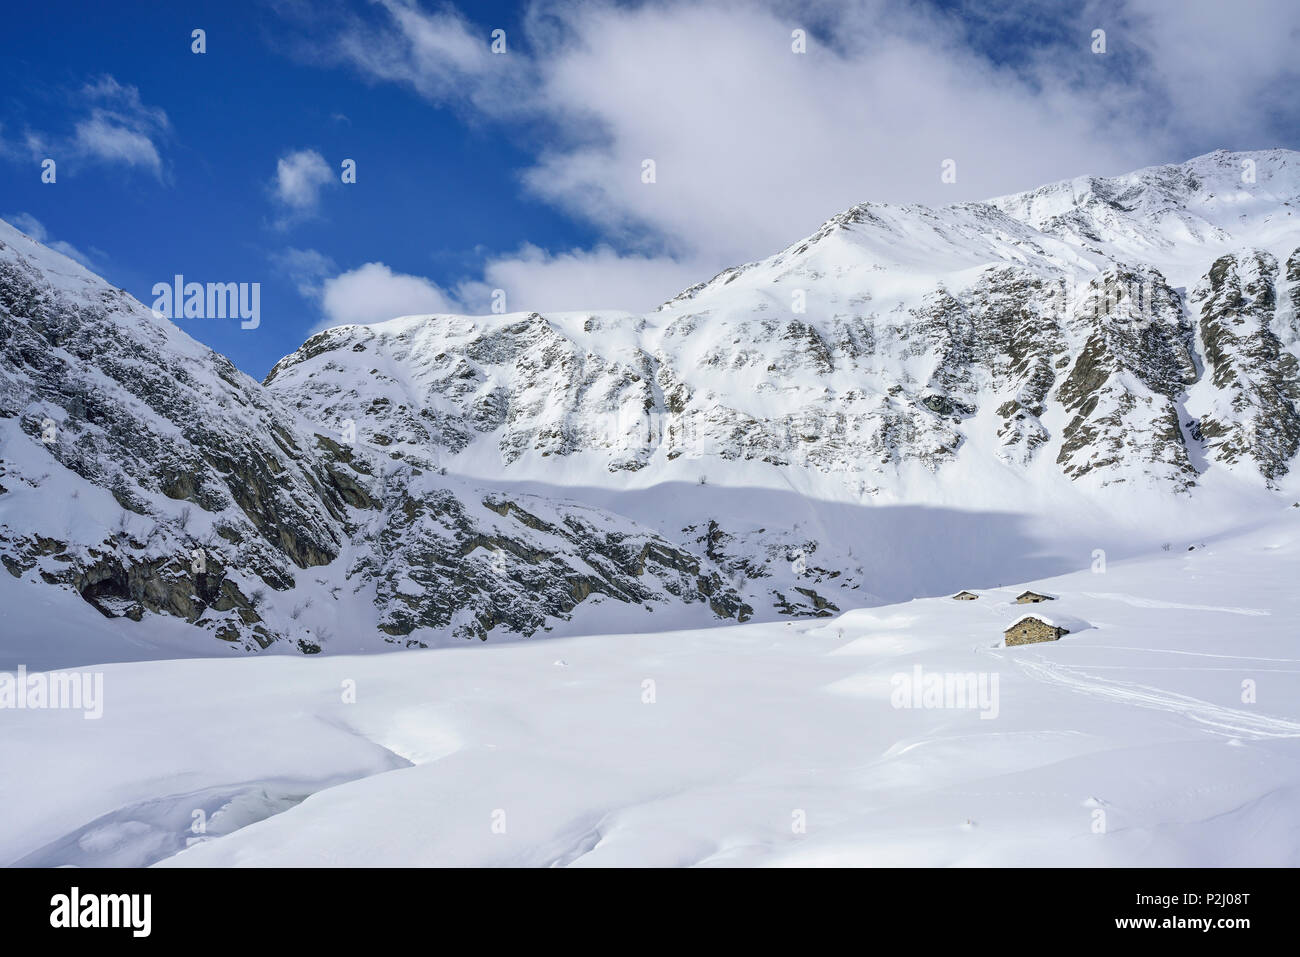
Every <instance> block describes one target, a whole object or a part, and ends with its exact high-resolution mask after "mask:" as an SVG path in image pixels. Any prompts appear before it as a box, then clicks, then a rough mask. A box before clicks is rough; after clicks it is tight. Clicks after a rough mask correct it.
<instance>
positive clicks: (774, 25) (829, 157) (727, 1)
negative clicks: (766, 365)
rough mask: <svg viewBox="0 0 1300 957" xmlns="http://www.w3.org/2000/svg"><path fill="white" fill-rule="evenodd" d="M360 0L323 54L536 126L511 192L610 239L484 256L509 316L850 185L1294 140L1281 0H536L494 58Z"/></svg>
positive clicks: (951, 192) (974, 178) (1001, 181)
mask: <svg viewBox="0 0 1300 957" xmlns="http://www.w3.org/2000/svg"><path fill="white" fill-rule="evenodd" d="M371 9H372V10H374V11H376V12H377V17H376V16H368V17H365V18H363V17H361V16H355V17H352V16H350V17H348V18H347V19H345V20H344V21H342V22H340V21H334V22H333V25H332V26H331V27H327V29H330V30H332V33H331V35H330V36H329V37H328V38H327V39H325V40H324V41H323V42H322V43H321V44H319V46H318V50H320V51H321V52H323V54H324V55H325V57H326V58H327V59H335V60H343V61H345V62H347V63H349V64H350V65H352V66H353V67H354V68H356V69H357V70H359V71H360V72H361V73H362V75H363V76H365V77H367V78H368V79H370V80H372V81H378V82H392V83H398V84H402V85H405V86H407V87H409V88H411V89H413V90H415V91H416V92H417V93H419V94H420V95H422V96H424V97H425V98H427V99H428V100H430V101H431V102H433V103H435V104H437V105H439V106H452V107H455V108H457V109H459V110H461V111H463V112H465V113H466V114H467V115H469V116H470V117H471V118H473V119H477V120H484V121H488V122H495V123H501V124H503V125H504V126H506V127H507V128H509V129H510V131H511V133H512V134H515V135H518V136H519V137H520V138H521V142H524V143H525V144H526V143H527V142H528V139H527V138H528V137H530V136H531V137H533V140H532V142H534V144H536V145H537V150H536V153H535V159H534V161H533V163H532V165H531V166H530V168H528V169H527V170H525V171H524V173H523V176H522V182H523V184H524V187H525V189H526V190H527V191H529V192H530V193H532V194H534V195H536V196H539V197H541V198H543V199H545V200H546V201H548V202H549V203H551V204H553V205H554V206H556V207H558V208H560V209H562V210H563V211H565V212H567V213H568V214H570V215H572V216H574V217H576V218H580V219H582V220H585V221H586V222H589V223H591V224H594V225H595V226H596V227H597V229H598V230H599V231H600V234H601V237H602V241H603V243H605V244H606V245H599V244H598V246H597V248H595V249H593V250H590V251H581V250H576V251H570V252H565V253H559V254H556V255H551V254H548V253H546V252H543V251H541V250H538V249H535V248H534V247H529V246H525V247H524V248H522V249H521V250H520V251H519V252H518V253H516V254H514V255H506V256H500V257H497V258H495V259H491V260H489V261H488V262H487V263H486V264H485V267H484V275H483V276H482V278H481V279H476V280H470V281H466V282H464V283H462V284H460V285H459V286H458V287H457V290H458V293H459V295H460V297H461V298H462V299H463V300H464V301H465V302H466V303H467V304H468V305H470V306H473V307H474V308H482V303H483V300H484V293H485V292H487V291H488V290H490V289H491V288H497V287H499V288H504V289H506V290H507V294H508V302H509V308H510V309H511V310H512V311H514V309H515V308H516V307H518V308H539V309H542V308H544V309H559V308H573V309H580V308H594V307H597V306H605V307H613V308H638V307H644V306H645V304H646V303H648V302H651V301H658V300H659V299H661V298H663V297H666V296H668V295H672V294H673V291H677V290H680V289H681V288H684V287H685V286H687V285H689V284H691V283H693V282H696V281H700V280H702V279H706V278H708V277H709V276H711V275H712V274H713V273H715V272H716V271H717V270H719V269H721V268H724V267H726V266H729V265H734V264H736V263H739V262H744V261H748V260H752V259H756V258H761V257H763V256H766V255H770V254H771V253H773V252H776V251H777V250H779V249H781V248H783V247H785V246H786V245H788V244H790V243H792V242H794V241H797V240H798V239H799V238H800V237H802V236H804V235H807V234H808V233H809V232H811V231H812V230H814V229H815V228H816V227H817V226H818V225H819V224H820V223H821V222H822V221H824V220H825V219H826V218H828V217H830V216H832V215H834V214H835V213H837V212H839V211H841V210H843V209H845V208H847V207H848V206H851V205H853V204H855V203H858V202H863V201H885V202H922V203H927V204H932V205H941V204H945V203H951V202H959V201H967V200H977V199H982V198H987V197H989V196H995V195H999V194H1002V193H1007V192H1013V191H1016V190H1021V189H1028V188H1032V187H1034V186H1038V185H1041V184H1042V183H1045V182H1050V181H1052V180H1055V179H1060V178H1065V177H1069V176H1075V175H1080V174H1085V173H1093V174H1114V173H1121V172H1125V171H1128V170H1130V169H1134V168H1136V167H1139V166H1142V165H1147V164H1151V163H1162V162H1174V161H1179V160H1183V159H1186V158H1188V157H1190V156H1192V155H1195V154H1196V153H1199V152H1204V151H1207V150H1209V149H1212V148H1214V147H1218V146H1226V147H1229V148H1259V147H1265V146H1272V145H1289V146H1295V145H1297V144H1296V143H1295V142H1294V130H1295V129H1296V128H1297V126H1296V121H1297V119H1300V108H1298V107H1297V105H1296V103H1295V101H1294V97H1292V96H1291V95H1290V94H1291V91H1293V90H1294V89H1295V80H1296V78H1297V69H1298V68H1297V66H1296V62H1297V61H1296V59H1295V56H1294V51H1295V49H1297V46H1298V37H1300V33H1298V31H1300V5H1296V4H1295V3H1294V2H1293V0H1253V3H1252V4H1250V5H1249V12H1248V13H1247V12H1243V13H1242V14H1241V15H1235V16H1225V15H1224V14H1223V10H1222V5H1221V4H1220V3H1218V2H1216V0H1150V2H1142V3H1138V2H1137V0H1086V2H1085V3H1083V4H1080V5H1077V6H1076V5H1066V4H1057V5H1051V6H1049V7H1048V8H1043V7H1042V5H1041V4H1035V3H1030V2H1028V0H1020V2H1012V3H1010V4H1008V5H1006V6H1005V8H1002V7H1000V8H998V10H996V11H990V10H988V9H987V8H986V7H985V5H982V4H978V3H975V2H974V0H967V3H966V4H964V5H963V4H958V5H957V6H956V8H955V10H953V11H952V12H944V11H941V10H938V9H937V8H934V7H928V6H925V5H920V4H905V3H901V2H897V0H863V2H860V3H854V4H843V3H832V2H823V0H813V2H803V3H795V2H793V0H767V2H765V3H738V2H734V0H647V2H642V3H638V4H616V3H613V2H602V0H594V2H587V3H581V4H567V3H556V2H551V0H534V2H532V3H531V4H530V5H529V7H528V8H527V11H526V14H525V16H524V18H523V25H524V29H523V30H522V31H521V33H522V35H521V36H513V37H511V39H510V44H511V46H510V53H509V54H508V55H506V56H493V55H492V54H491V53H490V52H489V37H488V28H487V27H482V26H479V25H476V24H473V23H470V22H469V21H467V20H466V19H465V18H464V17H463V16H462V15H461V14H460V13H459V12H457V11H456V10H455V9H454V8H453V7H451V6H447V5H442V6H439V7H438V8H437V9H436V10H432V11H430V12H426V11H425V10H423V9H421V8H420V7H419V6H418V5H416V4H415V3H414V2H409V0H380V2H379V3H378V4H377V5H376V6H375V7H373V8H371ZM467 9H469V8H467ZM795 28H803V29H806V30H807V31H808V37H807V52H806V53H802V54H800V53H795V52H793V51H792V49H791V31H792V30H793V29H795ZM1097 28H1102V29H1106V30H1107V47H1108V49H1107V53H1106V54H1105V55H1104V56H1099V55H1097V54H1094V53H1093V52H1092V49H1091V42H1092V41H1091V32H1092V30H1093V29H1097ZM1012 46H1014V47H1016V50H1015V51H1014V52H1015V55H1011V51H1009V49H1008V48H1009V47H1012ZM1288 136H1289V137H1291V141H1290V142H1285V140H1286V138H1287V137H1288ZM646 159H652V160H654V161H655V164H656V182H655V183H654V184H652V185H651V184H645V183H643V182H642V181H641V170H642V162H643V161H644V160H646ZM948 159H951V160H954V161H955V162H956V169H957V181H956V183H955V184H946V183H944V182H942V181H941V178H940V172H941V164H942V163H943V162H944V161H945V160H948ZM670 284H671V287H672V291H665V292H663V293H660V292H659V291H658V290H660V289H661V288H664V287H668V286H670Z"/></svg>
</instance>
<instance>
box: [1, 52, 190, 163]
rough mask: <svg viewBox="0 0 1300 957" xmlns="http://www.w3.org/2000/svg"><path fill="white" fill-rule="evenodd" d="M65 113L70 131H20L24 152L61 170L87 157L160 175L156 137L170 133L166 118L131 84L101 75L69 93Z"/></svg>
mask: <svg viewBox="0 0 1300 957" xmlns="http://www.w3.org/2000/svg"><path fill="white" fill-rule="evenodd" d="M68 114H69V116H70V117H73V119H72V121H71V122H72V127H71V130H70V131H67V132H62V133H57V132H56V133H49V132H42V131H40V130H30V129H29V130H26V131H24V133H23V137H22V140H23V145H24V147H25V149H26V151H27V152H28V154H30V155H31V156H32V157H33V158H35V159H44V158H46V157H50V158H53V159H55V160H56V161H57V162H58V163H59V171H60V172H64V171H65V170H66V169H73V170H75V169H76V168H77V166H78V165H79V163H78V161H88V162H96V163H106V164H115V165H123V166H129V167H139V168H142V169H144V170H147V171H148V172H150V173H152V174H153V175H154V176H156V177H158V178H159V179H163V178H164V166H163V159H162V154H161V152H160V150H159V148H158V143H159V142H161V141H162V140H163V139H164V138H165V137H166V136H168V135H169V133H170V130H171V123H170V121H169V120H168V119H167V114H166V112H164V111H163V110H161V109H158V108H157V107H151V106H146V105H145V104H144V103H143V102H142V101H141V99H140V91H139V90H137V89H136V88H135V87H134V86H129V85H126V84H122V83H119V82H118V81H117V80H116V79H114V78H113V77H112V76H102V77H100V78H99V79H98V80H96V81H95V82H93V83H89V84H87V85H86V86H84V87H82V88H81V90H79V91H78V92H77V93H76V94H75V95H73V96H72V97H71V98H70V103H69V109H68ZM9 152H13V150H12V149H10V150H9ZM69 161H72V162H71V164H70V165H69Z"/></svg>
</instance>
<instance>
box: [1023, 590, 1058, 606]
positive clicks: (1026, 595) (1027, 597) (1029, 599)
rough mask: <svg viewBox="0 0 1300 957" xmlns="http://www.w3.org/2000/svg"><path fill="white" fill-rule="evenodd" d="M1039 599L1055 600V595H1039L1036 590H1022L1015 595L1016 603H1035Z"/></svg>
mask: <svg viewBox="0 0 1300 957" xmlns="http://www.w3.org/2000/svg"><path fill="white" fill-rule="evenodd" d="M1040 601H1056V596H1054V595H1040V594H1039V593H1038V592H1036V591H1022V592H1021V593H1020V594H1019V595H1017V596H1016V604H1017V605H1037V604H1038V603H1039V602H1040Z"/></svg>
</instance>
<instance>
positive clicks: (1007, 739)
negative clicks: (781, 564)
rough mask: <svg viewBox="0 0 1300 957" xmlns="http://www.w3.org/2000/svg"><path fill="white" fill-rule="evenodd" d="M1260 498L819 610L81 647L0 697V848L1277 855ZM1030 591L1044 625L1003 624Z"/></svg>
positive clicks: (993, 859) (1149, 859)
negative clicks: (1195, 524)
mask: <svg viewBox="0 0 1300 957" xmlns="http://www.w3.org/2000/svg"><path fill="white" fill-rule="evenodd" d="M1269 517H1270V522H1271V527H1270V528H1269V529H1268V530H1266V531H1260V532H1254V533H1250V534H1247V535H1237V536H1228V537H1224V538H1221V539H1212V540H1209V541H1206V542H1204V543H1201V542H1191V543H1190V545H1191V546H1192V547H1191V550H1190V551H1189V550H1188V548H1189V543H1188V542H1187V541H1185V540H1179V541H1177V542H1176V543H1174V544H1173V545H1172V547H1171V549H1170V550H1169V551H1168V552H1165V551H1157V552H1156V553H1155V554H1153V555H1151V556H1148V557H1146V558H1143V559H1140V560H1133V561H1127V562H1116V563H1111V564H1109V565H1108V566H1107V567H1106V570H1105V572H1104V573H1094V572H1091V571H1083V572H1077V573H1073V574H1070V575H1065V576H1062V577H1059V578H1054V579H1049V580H1044V581H1033V582H1026V583H1021V584H1016V585H1008V586H1007V587H1004V588H1001V589H980V590H979V595H980V597H979V599H978V600H976V601H972V602H957V601H952V600H951V599H949V598H936V599H927V600H918V601H911V602H905V603H902V604H897V605H890V606H884V607H879V608H875V609H870V610H859V611H853V612H849V613H847V614H845V615H842V616H839V617H837V618H834V619H831V620H828V621H824V622H816V623H811V622H787V623H769V624H750V625H741V626H733V627H728V628H713V629H708V630H704V631H685V632H674V633H659V634H638V635H622V636H590V637H580V638H561V639H556V640H552V641H547V642H544V643H529V644H522V645H515V644H501V645H496V644H491V643H490V644H488V645H487V646H481V647H480V646H479V645H478V643H474V646H472V647H471V648H464V649H461V650H452V649H447V650H441V651H427V652H423V651H413V652H407V653H403V654H401V655H382V656H373V655H372V656H361V657H348V656H338V657H330V658H315V659H292V658H277V659H269V660H247V659H244V660H230V661H213V660H207V661H167V662H152V663H131V664H117V665H109V666H106V667H104V668H102V669H97V670H101V671H102V673H103V675H104V699H105V705H104V714H103V717H102V718H101V719H99V721H98V722H96V723H95V727H94V730H93V732H90V731H87V726H88V725H89V724H90V722H87V721H85V720H83V719H82V717H81V716H80V715H79V714H76V713H72V712H36V711H26V712H11V713H9V714H7V715H6V719H5V720H6V722H7V725H6V726H7V729H8V731H7V733H6V734H5V735H3V736H0V760H3V761H4V763H5V766H6V767H23V766H31V765H32V764H33V763H34V762H41V766H42V767H43V768H44V772H43V773H42V774H41V775H6V776H4V777H3V778H2V779H0V806H3V807H4V808H5V809H6V815H5V820H6V826H5V827H4V828H3V829H0V861H3V862H5V863H11V862H18V861H21V862H24V863H30V864H43V865H49V864H79V865H91V866H93V865H102V864H109V863H131V864H145V863H151V862H158V861H163V862H165V863H166V864H168V865H176V866H186V865H195V866H200V865H232V864H233V865H272V864H273V865H309V866H317V865H397V864H401V865H459V864H476V865H536V866H545V865H569V864H571V865H576V866H590V865H612V864H638V865H705V866H717V865H754V864H766V865H783V864H784V865H791V864H798V865H807V864H840V865H842V864H854V865H858V864H867V865H911V866H919V865H977V864H994V865H1007V864H1011V865H1023V864H1047V865H1060V864H1081V865H1095V866H1124V865H1139V864H1140V865H1147V866H1159V865H1197V866H1216V865H1248V866H1261V865H1265V866H1296V865H1297V864H1300V857H1297V850H1296V844H1295V841H1294V835H1295V832H1296V829H1297V827H1298V826H1300V802H1298V801H1297V796H1300V667H1298V665H1300V656H1298V655H1297V653H1296V641H1295V639H1296V627H1295V621H1296V619H1297V615H1300V595H1298V594H1297V592H1296V590H1295V588H1294V587H1293V585H1292V583H1293V582H1294V581H1295V580H1296V576H1297V574H1298V573H1300V509H1286V510H1283V511H1281V512H1278V513H1274V514H1272V515H1270V516H1269ZM1026 585H1028V586H1032V587H1034V588H1035V589H1036V590H1039V591H1044V592H1048V593H1050V594H1053V595H1056V596H1058V598H1057V600H1056V601H1055V602H1053V603H1051V604H1049V605H1045V606H1031V609H1030V610H1031V611H1038V610H1040V609H1042V610H1045V613H1046V614H1048V615H1050V616H1051V617H1054V618H1060V619H1061V620H1063V621H1064V620H1068V621H1069V623H1070V626H1071V628H1072V632H1071V634H1070V635H1068V636H1066V637H1065V638H1063V639H1062V640H1060V641H1058V642H1051V643H1045V644H1038V645H1030V646H1021V647H1016V648H1002V647H1000V639H1001V631H1002V629H1003V628H1004V627H1005V626H1006V625H1007V624H1009V623H1010V622H1011V621H1012V620H1013V619H1014V618H1016V617H1017V616H1018V615H1020V614H1022V613H1023V612H1024V611H1025V606H1021V605H1016V604H1014V603H1013V596H1014V595H1016V594H1017V593H1018V592H1019V591H1021V590H1022V589H1023V587H1024V586H1026ZM23 587H29V586H25V585H23V584H22V583H18V582H9V583H3V581H2V580H0V593H2V594H3V595H4V596H5V597H6V598H7V597H8V596H9V595H10V594H11V592H12V591H13V590H14V589H17V588H23ZM155 624H156V623H155ZM35 664H36V666H40V665H41V662H40V661H37V662H36V663H35ZM917 669H920V675H921V676H922V682H924V680H925V679H927V678H928V677H930V676H938V677H939V678H940V679H944V678H949V679H955V678H959V677H962V676H965V675H972V676H974V677H975V679H976V684H975V685H974V687H976V688H977V689H978V688H980V687H982V688H983V689H984V691H985V692H986V696H985V697H984V698H982V699H981V698H979V697H976V698H973V699H971V703H973V704H975V705H976V706H975V707H933V706H925V705H926V703H927V699H926V698H925V697H924V695H920V696H917V697H914V696H913V695H912V693H911V691H910V689H908V687H907V682H909V681H912V680H914V678H915V677H916V675H917V673H918V672H917ZM647 682H651V683H652V684H648V683H647ZM980 682H982V685H981V684H980ZM995 682H996V683H995ZM1247 683H1249V684H1247ZM922 686H923V685H922ZM232 689H235V692H236V693H232ZM349 689H354V690H355V703H347V702H346V701H345V700H344V699H345V695H346V694H347V692H348V691H349ZM935 700H939V701H942V699H935ZM931 703H933V701H931ZM951 703H952V704H961V701H960V699H955V698H954V699H951ZM908 704H920V705H922V706H921V707H909V706H902V705H908ZM164 712H165V713H166V714H167V715H168V720H167V721H166V722H159V721H157V717H156V716H157V715H158V714H160V713H164ZM51 753H56V754H59V755H61V758H62V759H61V760H60V761H58V762H53V763H49V762H44V761H42V756H44V755H48V754H51ZM87 780H92V781H94V782H95V787H84V786H81V785H82V784H83V783H84V782H85V781H87ZM195 810H202V811H203V812H204V820H205V821H206V822H207V826H208V829H207V831H206V833H205V834H203V835H198V836H196V835H195V834H194V833H193V831H192V830H191V825H192V822H193V820H194V811H195ZM199 837H202V838H206V840H198V838H199ZM192 839H193V840H197V843H195V844H194V845H193V846H190V847H189V848H188V849H185V848H186V842H187V841H188V840H192Z"/></svg>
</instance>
